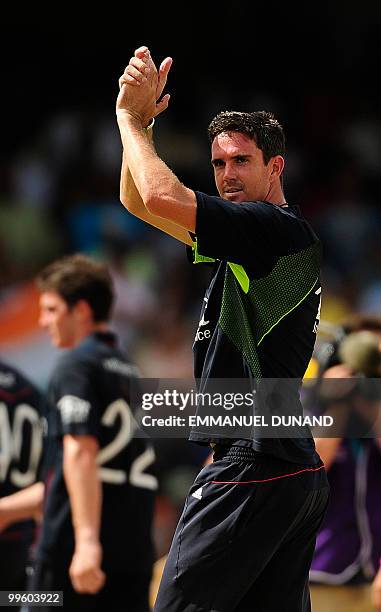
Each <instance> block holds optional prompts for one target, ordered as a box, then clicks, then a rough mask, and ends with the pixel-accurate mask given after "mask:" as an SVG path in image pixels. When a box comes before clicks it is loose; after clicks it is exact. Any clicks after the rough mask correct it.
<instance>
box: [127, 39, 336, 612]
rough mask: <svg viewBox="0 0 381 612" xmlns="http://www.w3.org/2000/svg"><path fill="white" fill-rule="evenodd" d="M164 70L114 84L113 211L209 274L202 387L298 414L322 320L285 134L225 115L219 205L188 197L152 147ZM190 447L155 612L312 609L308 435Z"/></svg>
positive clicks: (314, 488)
mask: <svg viewBox="0 0 381 612" xmlns="http://www.w3.org/2000/svg"><path fill="white" fill-rule="evenodd" d="M170 66H171V59H170V58H166V60H164V62H163V63H162V65H161V67H160V69H159V72H158V73H157V71H156V68H155V65H154V64H153V62H152V59H151V57H150V53H149V50H148V49H147V48H146V47H142V48H140V49H138V50H137V51H136V52H135V56H134V57H133V58H131V60H130V63H129V66H128V67H127V68H126V70H125V72H124V74H123V75H122V77H121V79H120V81H119V85H120V93H119V96H118V100H117V118H118V125H119V129H120V133H121V138H122V143H123V147H124V153H123V166H122V178H121V200H122V203H123V204H124V205H125V206H126V207H127V208H128V210H130V211H131V212H133V213H134V214H136V215H137V216H139V217H140V218H142V219H144V220H145V221H146V222H148V223H151V224H152V225H154V226H155V227H157V228H159V229H161V230H163V231H165V232H167V233H168V234H170V235H172V236H174V237H176V238H177V239H179V240H181V241H182V242H184V243H185V244H187V245H189V246H191V247H192V251H193V258H194V261H195V263H198V262H206V263H208V264H209V265H213V271H212V278H211V282H210V285H209V288H208V289H207V292H206V295H205V298H204V301H203V307H202V310H201V315H200V323H199V327H198V330H197V332H196V338H195V345H194V353H195V376H196V378H197V379H198V388H199V389H200V390H201V391H203V392H205V391H206V392H208V391H209V390H210V389H213V388H214V386H213V385H214V383H213V381H215V380H218V379H235V380H241V381H242V384H243V385H245V384H246V385H247V388H249V389H252V390H253V391H257V392H258V393H257V396H259V398H260V399H259V401H258V405H254V410H257V408H258V406H259V407H260V406H261V402H262V403H264V402H267V405H268V408H269V409H270V412H272V411H275V412H276V413H277V414H281V415H282V414H283V413H287V414H288V413H289V412H290V411H291V414H293V415H295V416H298V415H299V416H300V415H301V414H302V409H301V404H300V400H299V393H298V389H299V382H300V379H301V378H302V377H303V375H304V373H305V370H306V368H307V365H308V362H309V359H310V357H311V354H312V349H313V346H314V342H315V336H316V329H317V324H318V320H319V316H320V294H321V287H320V281H319V268H320V245H319V241H318V239H317V237H316V235H315V234H314V232H313V231H312V229H311V228H310V226H309V225H308V223H307V222H306V221H305V220H304V219H303V217H302V215H301V213H300V211H299V209H298V208H297V207H295V206H291V205H289V204H288V203H287V202H286V200H285V197H284V193H283V187H282V179H281V176H282V171H283V168H284V153H285V140H284V134H283V129H282V127H281V125H280V124H279V122H278V121H277V120H276V119H275V118H274V117H273V115H271V113H266V112H264V111H258V112H255V113H240V112H223V113H220V114H219V115H217V117H216V118H215V119H214V120H213V121H212V123H211V124H210V126H209V137H210V141H211V153H212V165H213V168H214V176H215V181H216V186H217V189H218V192H219V195H220V197H213V196H208V195H206V194H203V193H200V192H195V191H193V190H191V189H188V188H187V187H185V186H184V185H182V184H181V183H180V181H179V180H178V179H177V177H176V176H175V175H174V174H173V173H172V172H171V171H170V170H169V168H167V166H166V165H165V164H164V163H163V161H162V160H161V159H160V158H159V157H158V156H157V154H156V152H155V149H154V147H153V145H152V141H151V138H150V131H151V130H150V128H149V123H150V119H151V118H152V117H155V116H157V115H158V114H159V113H160V112H161V111H162V110H164V109H165V108H166V107H167V105H168V101H169V99H168V96H165V97H164V98H163V99H162V100H161V101H159V102H158V103H157V100H159V99H160V96H161V93H162V91H163V87H164V85H165V82H166V77H167V74H168V71H169V69H170ZM285 381H286V382H285ZM294 381H295V382H294ZM205 413H206V411H205V407H203V406H202V405H200V406H198V408H197V414H199V415H205ZM190 439H191V440H193V441H195V442H198V443H201V444H210V445H211V446H212V448H213V449H214V462H213V464H212V465H209V466H207V467H206V468H204V470H202V472H201V473H200V474H199V476H198V477H197V478H196V481H195V483H194V485H193V486H192V488H191V490H190V493H189V495H188V497H187V499H186V502H185V508H184V512H183V515H182V517H181V519H180V521H179V525H178V527H177V530H176V533H175V536H174V540H173V543H172V546H171V550H170V552H169V555H168V560H167V564H166V568H165V570H164V574H163V579H162V584H161V587H160V590H159V594H158V598H157V601H156V606H155V609H156V610H158V611H159V610H160V611H162V610H168V611H169V610H170V611H171V612H174V611H177V610H178V611H179V612H180V610H181V611H182V610H189V612H191V611H192V612H201V611H202V610H213V611H218V612H225V611H226V612H228V611H231V610H240V611H244V610H250V609H255V610H258V611H260V612H262V611H263V612H271V611H273V610H274V611H275V610H276V611H279V610H282V611H283V612H296V611H307V610H310V599H309V590H308V570H309V567H310V563H311V558H312V554H313V550H314V544H315V536H316V531H317V529H318V527H319V525H320V523H321V520H322V518H323V515H324V511H325V508H326V504H327V499H328V485H327V480H326V475H325V472H324V466H323V465H322V462H321V460H320V458H319V456H318V455H317V453H316V451H315V446H314V442H313V439H312V437H311V434H310V431H309V430H308V428H302V429H301V431H300V432H299V435H297V436H290V437H285V436H284V435H279V436H274V437H268V438H265V437H262V436H261V435H259V434H258V431H257V430H256V428H255V427H254V429H253V430H252V431H251V434H250V435H248V434H247V435H242V434H240V435H238V434H236V435H234V432H230V433H228V434H226V432H223V431H221V429H217V428H216V429H213V427H212V428H211V427H207V428H204V427H198V426H196V427H195V428H194V429H192V431H191V436H190Z"/></svg>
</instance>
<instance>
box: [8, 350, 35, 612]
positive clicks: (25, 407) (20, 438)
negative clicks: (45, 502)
mask: <svg viewBox="0 0 381 612" xmlns="http://www.w3.org/2000/svg"><path fill="white" fill-rule="evenodd" d="M43 417H44V400H43V397H42V395H41V394H40V392H39V391H38V390H37V389H36V387H35V386H34V385H33V384H32V383H31V382H30V381H29V380H28V379H27V378H26V377H25V376H24V375H23V374H21V372H19V371H18V370H16V369H15V368H14V367H13V366H11V365H9V364H7V363H4V362H3V361H0V590H2V591H5V590H7V591H17V590H24V589H25V586H26V584H25V583H26V565H27V562H28V559H29V549H30V546H31V544H32V542H33V540H34V537H35V530H36V524H35V522H34V521H33V520H30V513H29V511H28V509H26V505H25V499H24V501H23V498H24V491H25V490H26V488H28V496H31V497H32V499H34V498H36V497H37V498H38V499H40V498H41V493H42V484H41V483H40V482H38V479H39V466H40V459H41V451H42V446H43ZM20 494H22V495H20ZM10 495H14V496H15V497H14V500H15V501H16V504H15V507H14V513H13V515H12V519H11V520H10V517H9V513H8V505H9V501H8V496H10ZM28 506H29V504H28V505H27V508H28ZM7 609H8V608H7ZM9 609H11V608H9Z"/></svg>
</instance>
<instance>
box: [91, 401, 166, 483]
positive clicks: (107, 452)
mask: <svg viewBox="0 0 381 612" xmlns="http://www.w3.org/2000/svg"><path fill="white" fill-rule="evenodd" d="M118 417H119V418H120V428H119V431H118V433H117V434H116V436H115V438H114V439H113V440H112V441H111V442H110V443H109V444H107V446H105V447H104V448H102V449H101V450H100V451H99V453H98V458H97V462H98V465H99V466H100V467H99V475H100V478H101V480H102V481H103V482H107V483H110V484H123V483H125V482H127V479H128V481H129V482H130V484H132V485H133V486H135V487H141V488H143V489H151V490H153V491H155V490H156V489H157V488H158V482H157V478H156V477H155V476H152V474H146V473H145V472H144V470H145V469H146V468H147V467H148V466H149V465H151V464H152V463H153V462H154V460H155V452H154V450H153V448H152V447H150V446H149V447H148V448H147V449H145V450H144V452H143V453H142V454H141V455H139V456H138V457H136V459H134V461H133V462H132V465H131V468H130V473H129V475H128V477H127V473H126V472H125V471H124V470H120V469H116V468H108V467H104V464H105V463H106V462H107V461H111V459H113V458H114V457H116V455H117V454H118V453H119V452H120V451H121V450H123V449H124V448H125V447H126V446H127V445H128V444H129V443H130V441H131V439H132V437H133V435H134V433H135V430H136V429H137V428H138V424H137V423H136V421H135V419H134V417H133V415H132V412H131V410H130V407H129V405H128V404H127V402H126V401H125V400H122V399H118V400H116V401H115V402H113V403H112V404H110V405H109V406H108V407H107V409H106V411H105V413H104V415H103V417H102V424H103V425H106V426H107V427H112V426H113V425H114V423H115V421H116V419H117V418H118Z"/></svg>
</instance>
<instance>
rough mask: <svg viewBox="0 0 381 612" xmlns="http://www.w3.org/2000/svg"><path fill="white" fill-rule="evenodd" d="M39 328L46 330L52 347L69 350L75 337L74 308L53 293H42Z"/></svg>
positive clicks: (76, 322) (76, 325)
mask: <svg viewBox="0 0 381 612" xmlns="http://www.w3.org/2000/svg"><path fill="white" fill-rule="evenodd" d="M39 325H40V327H42V328H44V329H46V330H47V332H48V333H49V335H50V339H51V341H52V344H53V345H54V346H57V347H58V348H71V347H73V346H74V344H75V340H76V337H77V328H78V320H77V317H76V311H75V307H74V308H69V306H68V305H67V303H66V302H65V300H64V299H63V298H62V297H61V296H60V295H59V294H58V293H56V292H55V291H44V292H43V293H41V297H40V318H39Z"/></svg>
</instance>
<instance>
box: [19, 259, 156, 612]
mask: <svg viewBox="0 0 381 612" xmlns="http://www.w3.org/2000/svg"><path fill="white" fill-rule="evenodd" d="M37 281H38V286H39V290H40V293H41V297H40V325H41V326H42V327H44V328H45V329H46V330H47V332H48V333H49V335H50V337H51V341H52V343H53V344H54V345H55V346H57V347H59V348H61V349H70V350H69V351H67V352H65V354H64V355H63V357H62V358H61V360H60V361H59V362H58V365H57V366H56V368H55V370H54V372H53V375H52V377H51V380H50V384H49V389H48V402H49V424H48V429H49V435H48V438H49V443H48V449H47V452H46V457H45V459H44V470H43V471H44V484H45V498H44V513H43V522H42V526H41V533H40V537H39V540H38V543H37V546H36V553H35V557H36V559H35V564H34V573H33V575H32V577H31V580H30V584H29V585H28V586H29V589H30V590H37V591H39V590H51V591H63V597H64V601H63V605H64V610H68V611H69V610H70V612H76V611H77V610H78V611H81V612H82V611H84V610H88V611H99V612H100V611H102V612H103V611H104V610H106V609H107V608H108V607H109V608H110V609H112V610H115V612H118V611H122V610H125V609H126V607H128V609H130V610H131V611H133V612H148V610H149V601H148V595H149V585H150V579H151V570H152V563H153V544H152V538H151V535H152V534H151V529H152V519H153V510H154V496H155V491H156V489H157V479H156V476H155V474H154V473H153V467H154V459H155V455H154V450H153V447H152V445H151V444H150V443H149V441H148V440H147V439H146V438H145V437H144V436H143V435H142V434H141V435H140V436H139V435H137V433H138V432H137V429H138V427H137V423H136V420H135V418H134V406H135V401H136V400H135V393H134V389H133V387H134V386H135V389H136V392H137V394H138V393H139V389H138V388H137V386H138V382H137V372H136V368H135V367H134V366H133V365H131V364H130V363H129V361H128V360H127V358H126V356H125V355H124V354H123V353H122V352H121V351H120V350H119V349H118V347H117V339H116V337H115V336H114V334H113V333H112V332H111V331H110V328H109V323H108V321H109V319H110V316H111V308H112V303H113V287H112V280H111V277H110V274H109V272H108V270H107V268H106V266H105V265H103V264H102V263H99V262H96V261H93V260H91V259H90V258H88V257H85V256H84V255H73V256H68V257H65V258H63V259H60V260H58V261H55V262H53V263H52V264H50V265H49V266H48V267H47V268H45V269H44V270H43V271H42V272H41V273H40V275H39V277H38V279H37ZM137 397H138V395H137ZM13 498H14V496H13ZM11 502H12V497H10V498H8V508H9V504H10V503H11ZM9 510H10V508H9ZM10 516H12V515H11V513H10Z"/></svg>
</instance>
